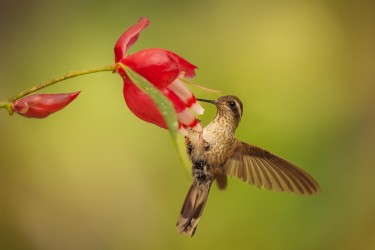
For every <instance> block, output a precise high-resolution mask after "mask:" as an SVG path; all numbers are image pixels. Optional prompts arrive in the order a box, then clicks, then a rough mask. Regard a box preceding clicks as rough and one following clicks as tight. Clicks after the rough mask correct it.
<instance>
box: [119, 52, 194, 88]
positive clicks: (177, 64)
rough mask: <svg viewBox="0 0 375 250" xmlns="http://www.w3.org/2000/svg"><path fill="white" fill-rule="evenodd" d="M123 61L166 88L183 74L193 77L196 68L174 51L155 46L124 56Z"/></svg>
mask: <svg viewBox="0 0 375 250" xmlns="http://www.w3.org/2000/svg"><path fill="white" fill-rule="evenodd" d="M121 62H122V63H123V64H124V65H126V66H128V67H130V68H131V69H133V70H134V71H135V72H137V73H138V74H140V75H142V76H143V77H145V78H146V79H147V80H148V81H149V82H151V83H152V84H154V85H155V87H157V88H159V89H163V88H165V87H166V86H168V85H169V84H171V83H172V82H173V81H174V80H175V79H177V77H179V76H181V75H182V76H184V77H193V76H194V75H195V72H194V70H195V68H196V66H194V65H192V64H191V63H189V62H188V61H186V60H185V59H183V58H181V57H179V56H177V55H176V54H174V53H173V52H170V51H168V50H165V49H155V48H153V49H145V50H141V51H139V52H137V53H134V54H132V55H130V56H128V57H126V58H124V59H123V60H122V61H121ZM119 73H120V74H121V72H119Z"/></svg>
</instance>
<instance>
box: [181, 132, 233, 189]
mask: <svg viewBox="0 0 375 250" xmlns="http://www.w3.org/2000/svg"><path fill="white" fill-rule="evenodd" d="M235 145H236V138H235V137H234V134H233V133H231V131H228V130H226V129H223V128H218V127H216V126H207V127H206V128H204V129H203V133H202V134H199V133H197V132H192V133H190V134H189V135H188V137H187V141H186V149H187V153H188V154H189V156H190V159H191V161H192V167H193V176H194V178H195V179H196V180H197V181H198V182H206V181H213V180H214V179H215V177H216V176H217V175H218V174H222V170H223V166H224V164H225V162H226V160H227V159H228V157H230V156H231V155H232V154H233V152H234V149H235Z"/></svg>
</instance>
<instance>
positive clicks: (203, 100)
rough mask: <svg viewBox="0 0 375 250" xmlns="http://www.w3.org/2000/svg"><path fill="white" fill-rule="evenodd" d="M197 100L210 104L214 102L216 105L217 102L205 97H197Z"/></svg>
mask: <svg viewBox="0 0 375 250" xmlns="http://www.w3.org/2000/svg"><path fill="white" fill-rule="evenodd" d="M197 100H198V101H200V102H208V103H211V104H214V105H216V104H217V102H216V101H215V100H206V99H200V98H197Z"/></svg>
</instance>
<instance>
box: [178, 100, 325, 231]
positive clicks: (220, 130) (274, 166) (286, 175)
mask: <svg viewBox="0 0 375 250" xmlns="http://www.w3.org/2000/svg"><path fill="white" fill-rule="evenodd" d="M197 100H198V101H202V102H207V103H211V104H214V105H215V106H216V108H217V112H216V116H215V118H214V120H213V121H212V122H211V123H209V124H208V125H207V126H206V127H204V128H203V131H202V132H196V131H193V130H189V131H188V135H187V136H186V139H185V145H186V152H187V154H188V157H189V160H190V161H191V162H192V176H193V183H192V184H191V186H190V189H189V191H188V193H187V195H186V198H185V201H184V203H183V205H182V208H181V212H180V215H179V218H178V220H177V224H176V227H177V232H178V233H180V234H187V235H189V236H190V237H192V236H193V235H194V233H195V230H196V229H197V226H198V222H199V219H200V217H201V215H202V212H203V210H204V207H205V204H206V201H207V198H208V194H209V192H210V188H211V185H212V183H213V182H214V181H215V180H216V182H217V184H218V187H219V189H221V190H223V189H225V187H226V186H227V176H233V177H237V178H239V179H241V180H243V181H245V182H247V183H249V184H250V185H254V186H256V187H258V188H266V189H269V190H276V191H281V192H291V193H296V194H301V195H311V194H316V193H318V192H319V191H320V187H319V184H318V183H317V182H316V181H315V180H314V178H313V177H311V176H310V175H309V174H308V173H306V172H305V171H304V170H302V169H300V168H298V167H297V166H295V165H294V164H292V163H290V162H288V161H286V160H284V159H282V158H280V157H278V156H276V155H274V154H272V153H270V152H268V151H266V150H264V149H261V148H259V147H256V146H253V145H250V144H248V143H246V142H242V141H240V140H238V139H237V138H236V137H235V131H236V129H237V127H238V125H239V123H240V121H241V118H242V112H243V105H242V102H241V100H240V99H239V98H238V97H236V96H232V95H228V96H222V97H220V98H218V99H217V100H205V99H197Z"/></svg>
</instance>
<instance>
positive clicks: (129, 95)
mask: <svg viewBox="0 0 375 250" xmlns="http://www.w3.org/2000/svg"><path fill="white" fill-rule="evenodd" d="M123 94H124V99H125V102H126V104H127V105H128V107H129V109H130V111H131V112H133V114H135V115H136V116H137V117H138V118H140V119H142V120H144V121H146V122H150V123H153V124H155V125H157V126H159V127H162V128H165V129H166V128H167V125H166V123H165V121H164V119H163V117H162V115H161V114H160V111H159V109H158V108H157V106H156V104H155V103H154V102H153V100H152V99H151V97H150V96H149V95H147V94H146V93H144V92H143V91H142V90H141V89H139V88H138V87H137V86H136V85H135V84H134V83H132V82H131V81H130V80H129V79H127V78H124V89H123Z"/></svg>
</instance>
